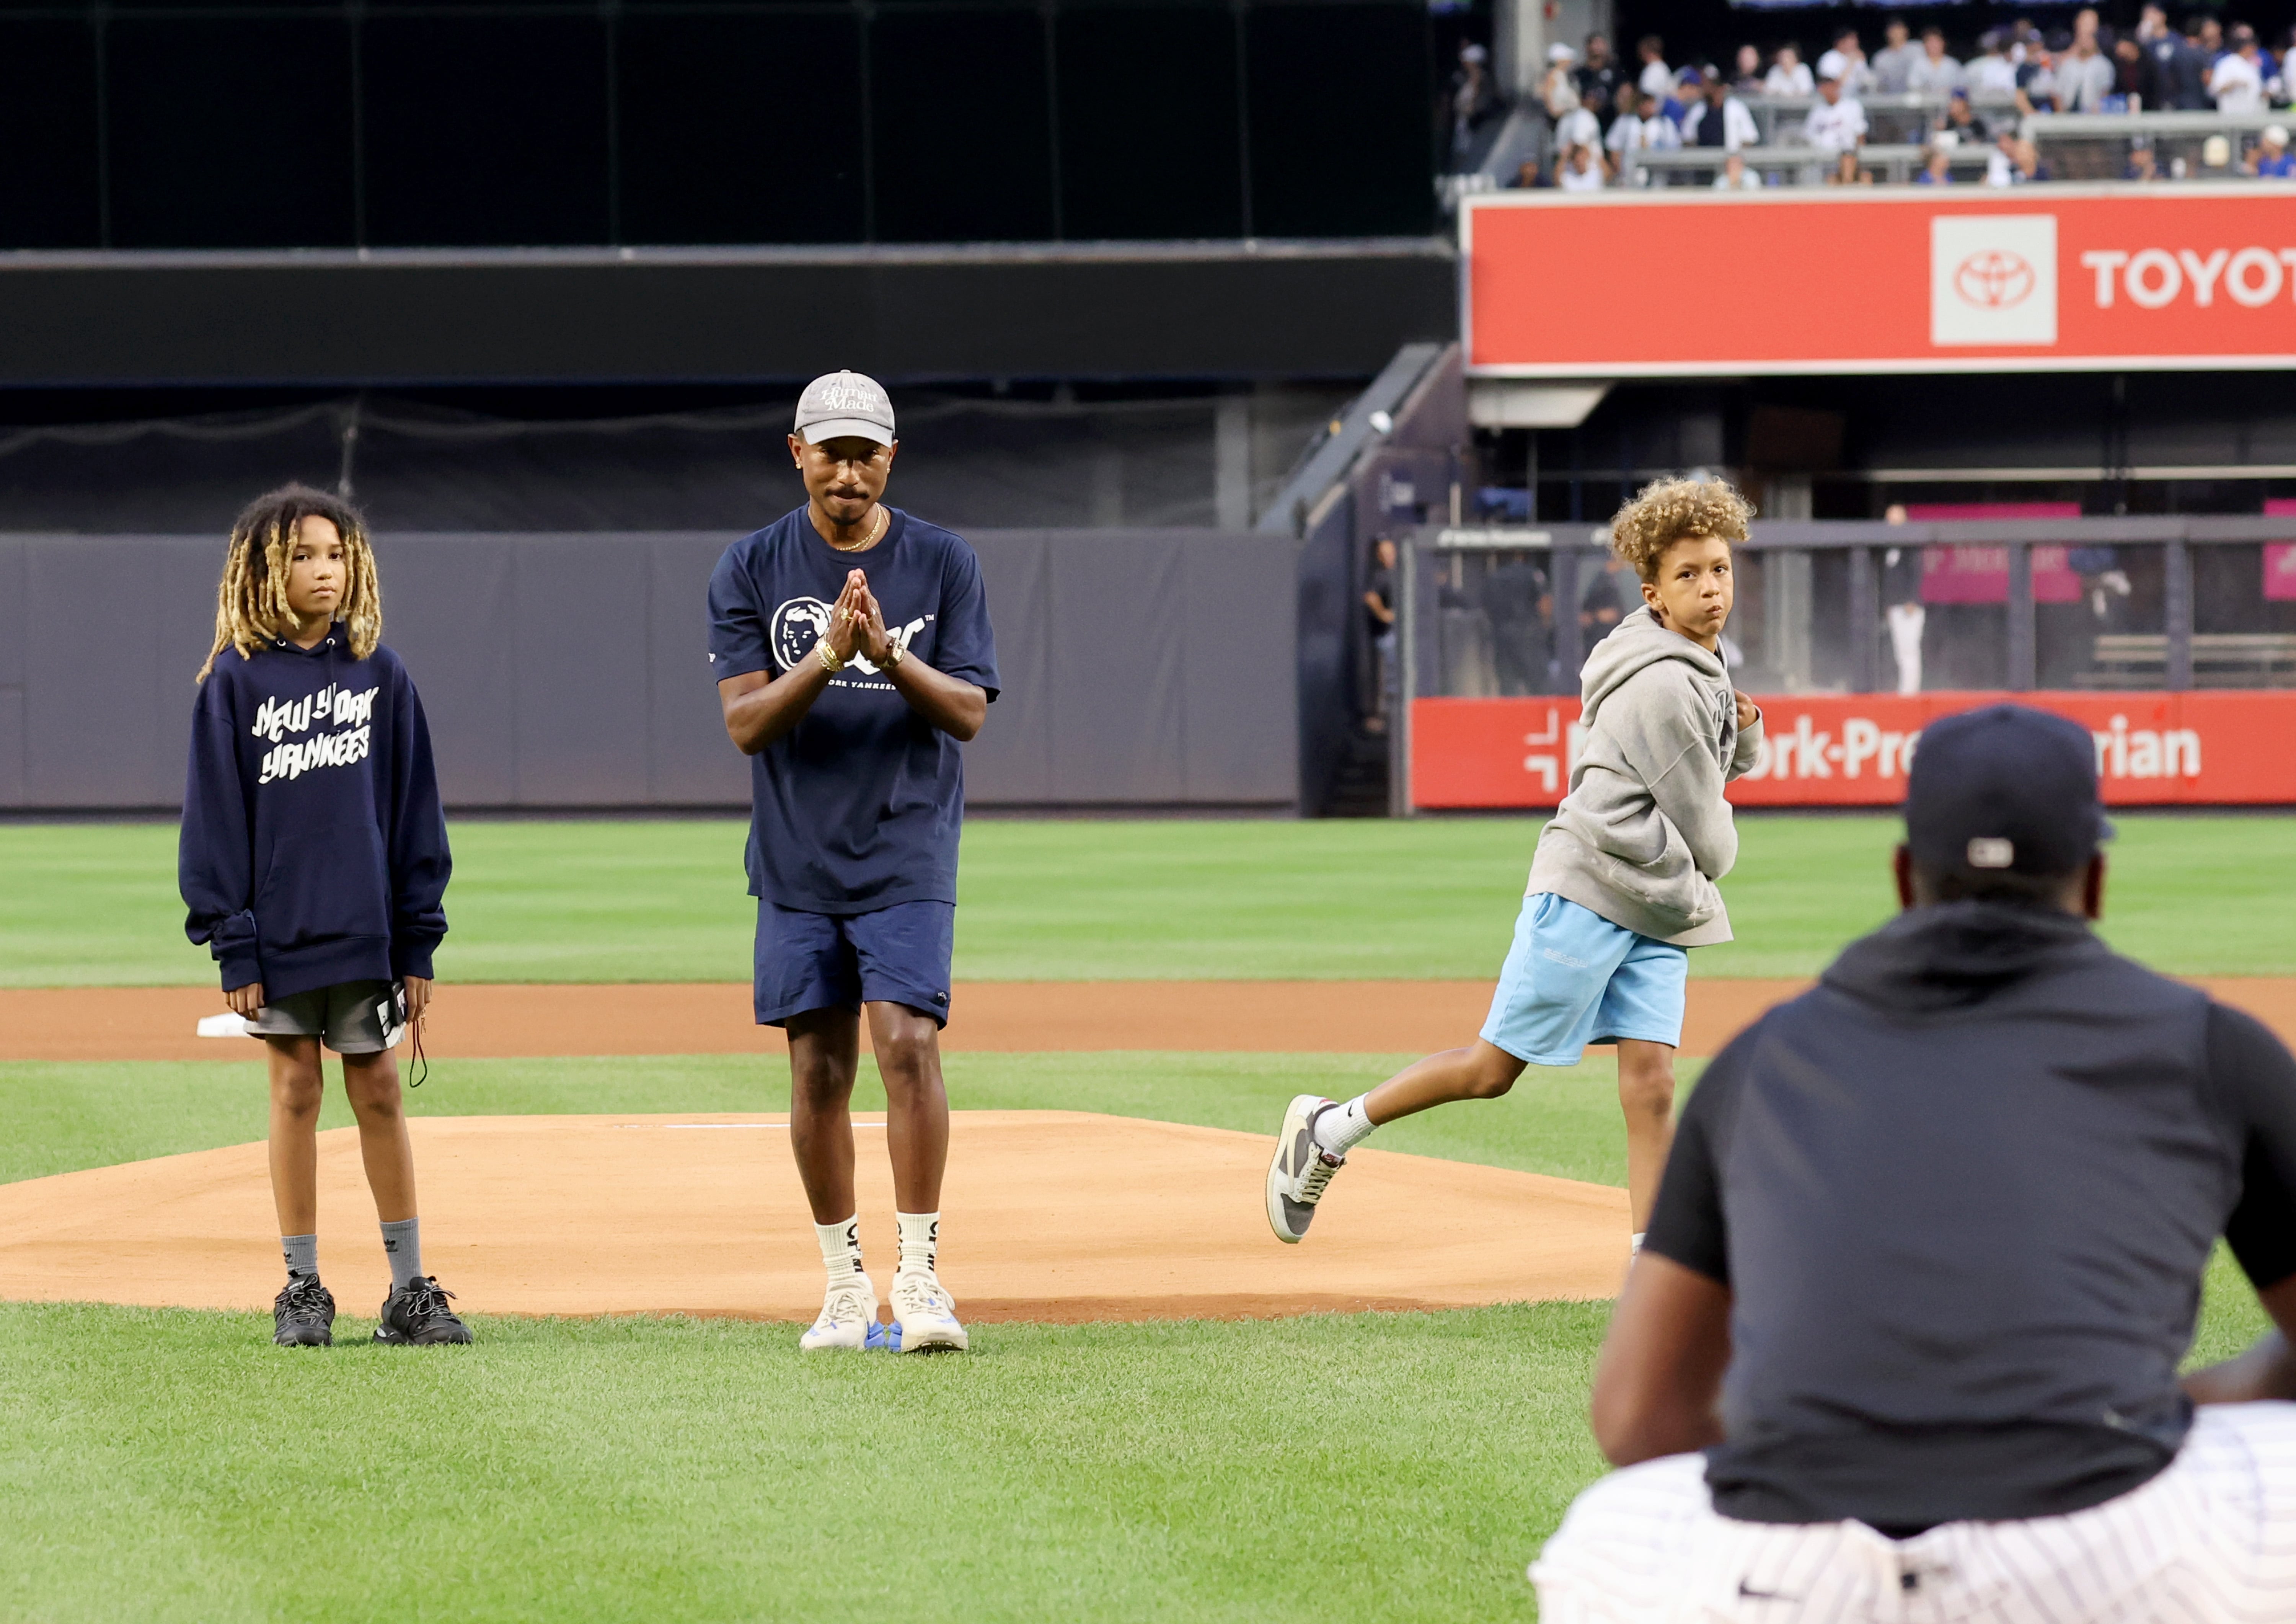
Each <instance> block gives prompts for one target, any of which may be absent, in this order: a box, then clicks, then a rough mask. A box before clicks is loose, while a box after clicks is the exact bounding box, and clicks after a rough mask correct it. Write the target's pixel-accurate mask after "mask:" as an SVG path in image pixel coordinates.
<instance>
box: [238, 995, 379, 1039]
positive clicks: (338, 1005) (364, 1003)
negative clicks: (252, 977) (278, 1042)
mask: <svg viewBox="0 0 2296 1624" xmlns="http://www.w3.org/2000/svg"><path fill="white" fill-rule="evenodd" d="M391 998H392V993H391V983H390V982H389V981H338V982H336V983H335V984H334V985H333V986H332V987H315V988H312V989H311V990H310V991H308V992H299V993H291V994H289V995H288V996H287V997H283V998H280V999H277V1000H275V1001H274V1002H272V1003H269V1004H266V1005H264V1006H263V1007H262V1008H261V1009H259V1010H257V1011H256V1012H255V1013H253V1014H252V1015H250V1016H249V1017H248V1018H247V1035H248V1036H249V1037H250V1038H317V1039H318V1040H319V1041H320V1042H322V1043H324V1044H325V1045H326V1046H327V1047H329V1048H331V1049H332V1050H333V1051H334V1052H335V1053H336V1054H381V1053H382V1052H383V1051H384V1050H386V1049H390V1048H394V1047H396V1046H398V1019H397V1016H396V1014H395V1013H394V1015H393V1016H392V1018H391V1020H390V1021H389V1025H388V1026H386V1025H385V1024H384V1021H383V1013H382V1012H383V1006H384V1005H385V1004H386V1003H387V1002H389V1001H390V1000H391Z"/></svg>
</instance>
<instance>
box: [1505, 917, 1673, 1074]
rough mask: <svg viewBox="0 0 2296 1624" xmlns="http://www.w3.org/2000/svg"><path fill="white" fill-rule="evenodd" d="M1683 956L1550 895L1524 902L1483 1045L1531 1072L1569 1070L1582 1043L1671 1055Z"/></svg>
mask: <svg viewBox="0 0 2296 1624" xmlns="http://www.w3.org/2000/svg"><path fill="white" fill-rule="evenodd" d="M1689 980H1690V955H1689V953H1688V952H1687V951H1686V950H1685V949H1683V948H1681V947H1671V946H1669V944H1667V943H1665V942H1662V941H1652V939H1650V938H1649V937H1647V936H1640V935H1637V934H1636V933H1635V932H1634V931H1629V930H1628V929H1627V928H1626V927H1625V926H1624V925H1614V924H1612V923H1611V922H1610V921H1609V920H1607V919H1605V918H1603V916H1602V915H1600V914H1597V913H1595V911H1594V910H1593V909H1592V908H1586V907H1581V906H1579V904H1577V903H1575V902H1570V901H1566V900H1565V899H1564V898H1561V897H1557V896H1555V895H1554V893H1553V892H1551V891H1540V892H1538V893H1537V894H1535V895H1533V896H1529V897H1525V898H1523V899H1522V912H1521V914H1520V915H1517V916H1516V919H1515V922H1514V946H1513V947H1510V948H1508V949H1507V956H1506V964H1505V968H1503V969H1502V970H1501V971H1500V972H1499V987H1498V991H1497V992H1496V993H1494V994H1493V995H1492V997H1491V1013H1490V1018H1489V1019H1488V1020H1487V1021H1484V1022H1483V1032H1482V1037H1483V1041H1484V1042H1485V1043H1488V1044H1489V1045H1490V1046H1492V1047H1494V1048H1499V1049H1505V1051H1506V1052H1507V1053H1508V1054H1512V1055H1513V1056H1514V1057H1515V1058H1516V1059H1517V1060H1520V1061H1526V1062H1529V1063H1530V1064H1531V1065H1534V1066H1575V1065H1577V1064H1578V1063H1579V1059H1580V1057H1581V1056H1582V1055H1583V1054H1585V1053H1586V1051H1587V1045H1588V1044H1590V1043H1609V1042H1611V1041H1613V1040H1614V1039H1617V1038H1639V1039H1641V1040H1642V1041H1644V1042H1645V1043H1663V1044H1668V1045H1670V1046H1676V1047H1679V1046H1681V1043H1682V1005H1683V996H1684V992H1685V988H1686V986H1687V983H1688V981H1689Z"/></svg>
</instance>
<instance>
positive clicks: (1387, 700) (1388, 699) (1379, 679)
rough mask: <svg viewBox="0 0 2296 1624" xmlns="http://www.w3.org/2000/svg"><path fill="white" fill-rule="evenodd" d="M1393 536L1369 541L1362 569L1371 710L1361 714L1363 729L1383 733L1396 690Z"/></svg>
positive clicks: (1394, 554)
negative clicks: (1368, 637)
mask: <svg viewBox="0 0 2296 1624" xmlns="http://www.w3.org/2000/svg"><path fill="white" fill-rule="evenodd" d="M1396 557H1397V554H1396V549H1395V538H1394V537H1390V536H1382V537H1378V538H1377V539H1376V540H1374V542H1373V543H1372V544H1371V568H1370V569H1369V570H1366V571H1365V573H1364V595H1363V604H1364V614H1365V627H1364V629H1365V631H1367V632H1368V633H1370V634H1371V653H1372V677H1373V680H1372V703H1371V714H1370V715H1368V716H1366V717H1365V718H1364V731H1365V733H1385V732H1386V731H1387V713H1388V712H1389V710H1390V709H1393V707H1394V703H1395V696H1396V694H1397V693H1398V684H1397V677H1398V675H1399V673H1398V670H1397V668H1396V639H1395V561H1396Z"/></svg>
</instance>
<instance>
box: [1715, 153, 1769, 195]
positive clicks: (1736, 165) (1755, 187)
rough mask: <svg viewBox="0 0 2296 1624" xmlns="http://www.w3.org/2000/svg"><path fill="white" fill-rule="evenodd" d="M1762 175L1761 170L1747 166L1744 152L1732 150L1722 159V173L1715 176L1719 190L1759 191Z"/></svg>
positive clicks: (1717, 189) (1716, 186)
mask: <svg viewBox="0 0 2296 1624" xmlns="http://www.w3.org/2000/svg"><path fill="white" fill-rule="evenodd" d="M1761 189H1762V177H1761V175H1760V173H1759V171H1757V170H1753V169H1750V168H1747V167H1746V155H1745V154H1744V153H1743V152H1732V153H1731V154H1730V155H1729V156H1728V157H1727V158H1725V159H1724V160H1722V173H1721V174H1719V175H1718V176H1715V177H1714V190H1716V191H1717V192H1759V191H1760V190H1761Z"/></svg>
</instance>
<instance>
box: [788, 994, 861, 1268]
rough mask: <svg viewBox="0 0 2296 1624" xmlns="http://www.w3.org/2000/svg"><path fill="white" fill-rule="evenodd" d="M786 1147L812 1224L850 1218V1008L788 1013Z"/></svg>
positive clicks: (853, 1022)
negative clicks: (794, 1161)
mask: <svg viewBox="0 0 2296 1624" xmlns="http://www.w3.org/2000/svg"><path fill="white" fill-rule="evenodd" d="M787 1030H788V1033H789V1047H790V1149H791V1151H793V1152H796V1155H797V1176H798V1177H799V1180H801V1181H802V1182H803V1183H804V1185H805V1198H806V1201H807V1202H808V1204H809V1205H810V1206H811V1207H812V1208H813V1221H814V1222H815V1223H816V1224H839V1223H842V1222H844V1221H845V1220H846V1219H847V1218H851V1217H852V1216H853V1214H854V1210H855V1202H854V1197H853V1074H854V1069H855V1067H856V1065H857V1063H858V1060H859V1054H860V1044H861V1022H860V1021H859V1019H858V1018H857V1016H856V1015H855V1014H854V1013H853V1012H852V1011H851V1010H848V1009H835V1008H831V1009H809V1010H808V1011H806V1012H805V1013H803V1014H801V1015H791V1017H790V1019H789V1022H788V1026H787Z"/></svg>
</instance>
